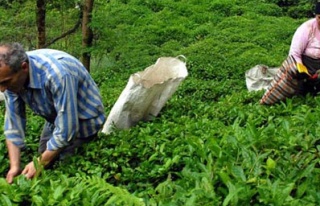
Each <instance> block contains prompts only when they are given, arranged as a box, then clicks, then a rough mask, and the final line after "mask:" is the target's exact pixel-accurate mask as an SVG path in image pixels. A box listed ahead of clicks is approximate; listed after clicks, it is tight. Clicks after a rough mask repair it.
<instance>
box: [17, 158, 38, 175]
mask: <svg viewBox="0 0 320 206" xmlns="http://www.w3.org/2000/svg"><path fill="white" fill-rule="evenodd" d="M36 173H37V170H36V167H35V166H34V163H33V161H31V162H30V163H29V164H27V166H26V167H25V168H24V170H22V172H21V174H22V175H24V176H25V177H26V178H27V179H31V178H33V177H34V176H35V175H36Z"/></svg>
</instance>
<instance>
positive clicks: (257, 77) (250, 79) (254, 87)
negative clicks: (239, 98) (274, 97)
mask: <svg viewBox="0 0 320 206" xmlns="http://www.w3.org/2000/svg"><path fill="white" fill-rule="evenodd" d="M278 70H279V68H269V67H268V66H265V65H256V66H254V67H253V68H251V69H249V70H247V71H246V73H245V77H246V85H247V88H248V90H249V91H250V92H251V91H258V90H263V89H267V87H268V86H269V84H270V83H271V81H272V80H273V78H274V76H275V75H276V73H277V71H278Z"/></svg>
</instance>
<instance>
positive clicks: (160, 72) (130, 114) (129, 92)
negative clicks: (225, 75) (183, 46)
mask: <svg viewBox="0 0 320 206" xmlns="http://www.w3.org/2000/svg"><path fill="white" fill-rule="evenodd" d="M179 57H183V56H179ZM179 57H176V58H174V57H161V58H159V59H158V60H157V62H156V63H155V64H154V65H151V66H149V67H148V68H146V69H145V70H144V71H140V72H137V73H135V74H132V75H131V76H130V78H129V81H128V83H127V85H126V87H125V88H124V90H123V91H122V93H121V94H120V96H119V98H118V100H117V101H116V103H115V105H114V106H113V107H112V109H111V111H110V114H109V116H108V118H107V121H106V123H105V124H104V126H103V129H102V132H103V133H105V134H109V133H111V132H112V128H113V127H115V128H117V129H127V128H130V127H132V126H134V125H136V124H137V123H138V122H139V121H140V120H144V121H149V120H151V119H152V118H153V117H155V116H157V115H158V114H159V112H160V110H161V109H162V107H163V106H164V105H165V103H166V102H167V100H168V99H169V98H170V97H171V96H172V95H173V93H174V92H175V91H176V90H177V88H178V86H179V84H180V83H181V82H182V81H183V80H184V79H185V78H186V77H187V76H188V71H187V68H186V63H185V62H184V61H182V60H180V59H179ZM183 58H184V57H183ZM184 60H185V58H184Z"/></svg>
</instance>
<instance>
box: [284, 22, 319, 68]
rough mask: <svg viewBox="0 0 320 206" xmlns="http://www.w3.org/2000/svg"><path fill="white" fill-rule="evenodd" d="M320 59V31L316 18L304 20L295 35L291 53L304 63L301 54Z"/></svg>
mask: <svg viewBox="0 0 320 206" xmlns="http://www.w3.org/2000/svg"><path fill="white" fill-rule="evenodd" d="M302 54H304V55H306V56H308V57H311V58H313V59H320V31H319V28H318V23H317V20H316V19H315V18H313V19H310V20H308V21H306V22H304V23H303V24H302V25H300V26H299V27H298V29H297V30H296V32H295V33H294V35H293V38H292V41H291V46H290V51H289V55H292V56H293V57H294V58H295V60H296V61H297V62H299V63H302V60H301V55H302Z"/></svg>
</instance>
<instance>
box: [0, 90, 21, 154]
mask: <svg viewBox="0 0 320 206" xmlns="http://www.w3.org/2000/svg"><path fill="white" fill-rule="evenodd" d="M5 102H6V112H5V123H4V134H5V136H6V139H8V140H10V141H11V142H12V143H13V144H14V145H16V146H17V147H19V148H23V147H24V146H25V142H24V138H25V128H26V111H25V108H26V107H25V103H24V102H23V101H22V99H21V98H20V97H18V96H17V95H15V94H14V93H12V92H10V91H6V92H5Z"/></svg>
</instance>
